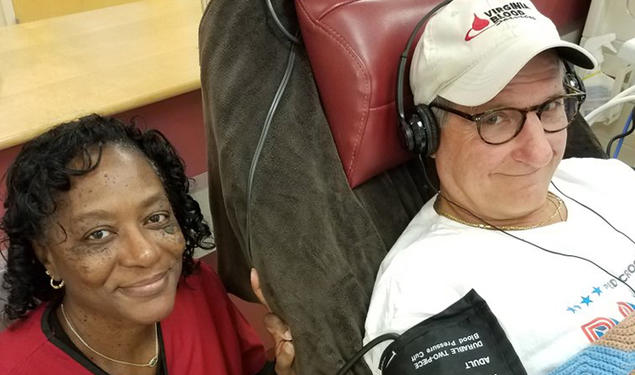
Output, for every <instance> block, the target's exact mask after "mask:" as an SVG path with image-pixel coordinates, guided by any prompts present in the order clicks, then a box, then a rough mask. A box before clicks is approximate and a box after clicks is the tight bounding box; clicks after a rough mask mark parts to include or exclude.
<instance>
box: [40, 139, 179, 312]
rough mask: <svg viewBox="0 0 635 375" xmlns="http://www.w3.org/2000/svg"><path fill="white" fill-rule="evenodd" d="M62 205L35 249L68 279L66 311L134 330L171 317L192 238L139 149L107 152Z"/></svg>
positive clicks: (74, 185)
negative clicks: (187, 244)
mask: <svg viewBox="0 0 635 375" xmlns="http://www.w3.org/2000/svg"><path fill="white" fill-rule="evenodd" d="M70 166H71V167H74V166H75V167H77V166H76V165H74V163H71V165H70ZM57 203H58V205H57V210H56V212H55V213H54V214H53V215H52V217H51V218H50V219H49V220H48V221H47V222H46V223H45V228H46V229H45V233H44V236H43V240H40V241H37V243H35V244H34V247H35V248H36V252H37V254H38V258H39V259H40V260H41V261H42V263H43V264H44V265H45V267H46V268H47V269H48V270H49V271H50V272H51V274H52V275H53V276H54V277H55V279H56V280H59V279H62V280H64V282H65V296H64V304H65V306H67V309H74V310H75V311H77V312H80V311H82V312H84V313H86V315H85V316H88V315H93V316H102V317H104V318H107V319H109V320H112V321H114V322H121V323H133V324H136V323H141V324H149V323H152V322H155V321H159V320H161V319H162V318H164V317H166V316H167V315H168V314H169V313H170V312H171V311H172V307H173V305H174V297H175V294H176V286H177V283H178V280H179V276H180V274H181V260H182V255H183V251H184V248H185V240H184V238H183V234H182V233H181V229H180V227H179V225H178V223H177V220H176V218H175V217H174V214H173V212H172V207H171V206H170V202H169V201H168V198H167V195H166V192H165V190H164V189H163V185H162V184H161V181H160V180H159V177H158V176H157V174H156V173H155V171H154V169H153V168H152V166H151V165H150V163H149V162H148V160H147V159H146V158H145V157H144V156H143V155H142V154H141V153H140V152H139V151H136V150H132V149H129V148H126V147H121V146H115V145H107V146H105V147H104V148H103V152H102V156H101V161H100V163H99V165H98V166H97V168H95V169H94V170H93V171H91V172H89V173H87V174H85V175H83V176H79V177H73V178H72V180H71V189H70V191H68V192H67V193H63V194H62V195H61V197H60V198H59V199H58V202H57Z"/></svg>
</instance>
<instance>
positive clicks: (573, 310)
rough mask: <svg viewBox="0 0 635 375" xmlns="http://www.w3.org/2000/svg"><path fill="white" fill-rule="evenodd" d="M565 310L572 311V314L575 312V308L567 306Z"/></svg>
mask: <svg viewBox="0 0 635 375" xmlns="http://www.w3.org/2000/svg"><path fill="white" fill-rule="evenodd" d="M567 311H571V312H572V313H574V314H575V309H574V308H573V307H568V308H567Z"/></svg>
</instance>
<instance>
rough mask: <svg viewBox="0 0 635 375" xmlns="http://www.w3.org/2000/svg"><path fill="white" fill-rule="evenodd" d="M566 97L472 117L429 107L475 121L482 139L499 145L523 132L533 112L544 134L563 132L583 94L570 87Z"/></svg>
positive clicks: (570, 121)
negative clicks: (529, 114) (527, 106)
mask: <svg viewBox="0 0 635 375" xmlns="http://www.w3.org/2000/svg"><path fill="white" fill-rule="evenodd" d="M567 89H568V90H567V91H570V93H568V94H564V95H560V96H557V97H555V98H551V99H549V100H547V101H546V102H544V103H542V104H539V105H536V106H533V107H529V108H524V109H519V108H495V109H490V110H488V111H485V112H482V113H477V114H474V115H471V114H469V113H465V112H461V111H459V110H458V109H454V108H450V107H446V106H443V105H438V104H431V105H430V107H431V108H432V107H434V108H439V109H441V110H444V111H446V112H450V113H454V114H455V115H458V116H461V117H463V118H464V119H467V120H470V121H474V122H475V123H476V129H477V130H478V135H479V136H480V137H481V139H482V140H483V141H484V142H485V143H488V144H490V145H500V144H503V143H505V142H509V141H511V140H512V139H513V138H514V137H515V136H517V135H518V133H520V131H521V130H523V126H524V125H525V120H527V113H529V112H536V116H538V119H539V120H540V122H541V123H542V127H543V129H544V130H545V133H557V132H559V131H562V130H564V129H566V128H567V127H568V126H569V125H571V123H572V122H573V119H574V118H575V116H576V115H577V114H578V112H579V111H580V106H581V105H582V103H583V102H584V99H585V97H586V94H585V93H584V92H582V91H579V90H576V89H574V88H572V87H567Z"/></svg>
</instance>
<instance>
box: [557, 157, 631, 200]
mask: <svg viewBox="0 0 635 375" xmlns="http://www.w3.org/2000/svg"><path fill="white" fill-rule="evenodd" d="M554 182H555V183H556V184H560V183H562V184H565V185H568V187H573V188H579V189H582V190H585V189H586V190H589V191H593V192H597V193H602V192H611V193H619V192H618V191H616V189H617V190H620V189H623V190H625V191H630V190H632V188H633V187H635V171H633V169H632V168H631V167H629V166H628V165H626V164H625V163H623V162H621V161H619V160H617V159H595V158H570V159H565V160H562V162H561V163H560V165H559V166H558V169H557V170H556V173H555V174H554ZM582 190H581V191H582Z"/></svg>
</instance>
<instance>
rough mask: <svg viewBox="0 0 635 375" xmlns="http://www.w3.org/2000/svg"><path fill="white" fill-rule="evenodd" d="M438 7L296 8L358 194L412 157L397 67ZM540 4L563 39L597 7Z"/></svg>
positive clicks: (371, 1) (331, 1)
mask: <svg viewBox="0 0 635 375" xmlns="http://www.w3.org/2000/svg"><path fill="white" fill-rule="evenodd" d="M439 2H440V0H296V11H297V13H298V19H299V23H300V28H301V30H302V39H303V41H304V43H305V45H306V49H307V53H308V55H309V58H310V60H311V67H312V69H313V73H314V76H315V80H316V83H317V86H318V90H319V92H320V98H321V100H322V105H323V107H324V111H325V113H326V117H327V119H328V122H329V125H330V127H331V133H332V134H333V139H334V141H335V144H336V146H337V150H338V153H339V156H340V159H341V161H342V166H343V168H344V171H345V173H346V176H347V178H348V182H349V185H350V186H351V187H353V188H354V187H356V186H358V185H359V184H361V183H363V182H365V181H366V180H368V179H369V178H371V177H373V176H375V175H377V174H379V173H382V172H383V171H385V170H387V169H390V168H393V167H395V166H397V165H399V164H401V163H403V162H405V161H406V160H408V159H410V158H411V157H412V156H413V155H412V154H410V153H408V152H407V151H405V150H404V148H403V147H402V146H401V142H400V140H399V135H398V132H397V115H396V111H395V83H396V79H397V66H398V60H399V56H400V54H401V52H402V51H403V49H404V47H405V45H406V41H407V39H408V37H409V36H410V34H411V32H412V30H413V29H414V26H415V24H416V23H417V22H418V21H419V20H420V19H421V18H422V17H423V15H425V14H426V13H427V12H428V11H429V10H430V9H432V8H433V7H434V6H435V5H436V4H438V3H439ZM533 2H534V4H535V5H536V7H537V8H538V9H539V10H540V11H541V12H542V13H543V14H545V15H546V16H548V17H550V18H551V19H552V20H553V21H554V23H555V24H556V26H558V29H559V31H560V33H561V34H566V33H569V32H572V31H576V30H581V28H582V26H583V25H584V21H585V19H586V14H587V12H588V9H589V4H590V0H585V1H579V0H564V1H558V2H554V1H550V0H534V1H533ZM414 45H416V43H414V44H413V46H414Z"/></svg>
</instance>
